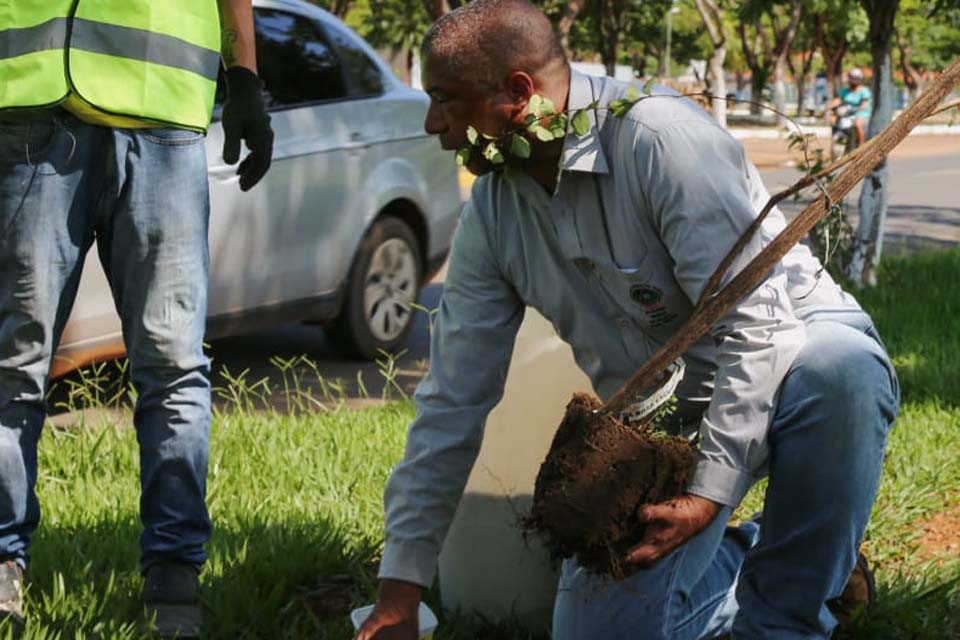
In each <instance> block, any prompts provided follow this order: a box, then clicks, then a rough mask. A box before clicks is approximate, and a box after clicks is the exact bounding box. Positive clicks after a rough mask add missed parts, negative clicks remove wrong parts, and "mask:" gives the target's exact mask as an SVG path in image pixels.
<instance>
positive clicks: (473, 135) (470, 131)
mask: <svg viewBox="0 0 960 640" xmlns="http://www.w3.org/2000/svg"><path fill="white" fill-rule="evenodd" d="M479 135H480V134H478V133H477V130H476V129H474V127H473V125H470V126H469V127H467V140H469V141H470V144H477V138H478V137H479Z"/></svg>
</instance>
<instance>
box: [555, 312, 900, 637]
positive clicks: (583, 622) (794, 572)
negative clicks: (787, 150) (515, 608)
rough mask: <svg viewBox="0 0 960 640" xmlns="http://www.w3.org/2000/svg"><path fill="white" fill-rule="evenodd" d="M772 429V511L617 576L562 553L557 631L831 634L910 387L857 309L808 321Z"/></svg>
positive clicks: (715, 527) (723, 517)
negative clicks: (902, 395) (902, 384)
mask: <svg viewBox="0 0 960 640" xmlns="http://www.w3.org/2000/svg"><path fill="white" fill-rule="evenodd" d="M807 334H808V341H807V343H806V345H805V346H804V347H803V349H802V350H801V351H800V354H799V355H798V356H797V359H796V360H795V361H794V363H793V366H792V367H791V369H790V370H789V372H788V374H787V376H786V378H785V379H784V381H783V383H782V384H781V386H780V390H779V396H778V399H777V409H776V412H775V415H774V419H773V422H772V424H771V426H770V431H769V442H770V458H769V461H768V472H769V484H768V487H767V492H766V496H765V499H764V506H763V512H762V514H761V515H760V516H759V517H757V518H756V519H754V520H751V521H749V522H746V523H744V524H742V525H740V526H739V527H728V526H727V520H728V518H729V516H730V513H731V508H730V507H725V508H724V509H723V510H722V511H721V513H720V515H719V516H718V517H717V518H716V519H715V520H714V521H713V523H712V524H711V525H710V526H709V527H707V529H705V530H704V531H703V532H701V533H700V534H699V535H697V536H696V537H695V538H693V539H691V540H690V541H688V542H687V543H686V544H684V545H682V546H681V547H679V548H678V549H676V550H674V551H673V552H672V553H671V554H670V555H668V556H667V557H665V558H664V559H662V560H661V561H660V562H658V563H657V564H656V565H654V566H653V567H651V568H649V569H645V570H642V571H639V572H637V573H635V574H633V575H631V576H630V577H628V578H627V579H625V580H623V581H620V582H616V581H613V580H610V579H609V578H604V577H600V576H597V575H595V574H592V573H590V572H589V571H587V570H585V569H583V568H582V567H580V566H579V565H577V563H576V562H575V560H572V559H568V560H566V561H564V564H563V567H562V571H561V577H560V584H559V588H558V594H557V601H556V607H555V609H554V618H553V638H554V639H555V640H588V639H591V638H604V639H605V640H616V639H621V638H622V639H624V640H625V639H627V638H631V639H634V638H641V637H642V638H644V639H650V640H655V639H657V638H664V639H667V638H669V639H670V640H694V639H700V638H714V637H716V636H718V635H720V634H722V633H728V632H731V631H732V635H733V638H735V639H736V640H746V639H751V640H752V639H756V640H761V639H770V638H776V639H777V640H791V639H795V638H796V639H799V638H826V637H829V635H830V633H831V632H832V630H833V628H834V627H835V626H836V620H835V619H834V618H833V616H832V615H831V614H830V611H829V609H828V608H827V606H826V603H827V601H829V600H831V599H833V598H835V597H837V596H838V595H840V593H841V592H842V591H843V588H844V586H845V584H846V582H847V579H848V578H849V576H850V572H851V571H852V570H853V567H854V564H855V563H856V556H857V551H858V548H859V546H860V542H861V540H862V538H863V533H864V529H865V527H866V524H867V519H868V517H869V515H870V510H871V507H872V505H873V501H874V498H875V497H876V491H877V485H878V484H879V480H880V470H881V466H882V463H883V451H884V447H885V444H886V438H887V434H888V432H889V430H890V427H891V426H892V424H893V421H894V418H895V417H896V413H897V409H898V405H899V388H898V385H897V379H896V375H895V373H894V370H893V366H892V365H891V364H890V360H889V359H888V357H887V355H886V352H885V351H884V348H883V346H882V344H881V342H880V339H879V337H878V336H877V334H876V331H875V330H874V328H873V325H872V323H871V322H870V319H869V318H868V317H867V316H866V314H863V313H860V312H848V313H843V314H837V315H834V316H823V317H821V318H820V319H816V320H814V321H811V322H809V323H808V324H807Z"/></svg>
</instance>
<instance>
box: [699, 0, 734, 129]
mask: <svg viewBox="0 0 960 640" xmlns="http://www.w3.org/2000/svg"><path fill="white" fill-rule="evenodd" d="M696 2H697V10H698V11H699V12H700V17H701V18H702V19H703V23H704V25H705V26H706V27H707V33H708V34H709V35H710V41H711V42H712V43H713V53H712V54H711V55H710V62H709V66H708V68H707V80H708V82H709V84H710V92H711V93H712V94H713V96H714V97H713V100H712V101H711V107H712V109H713V117H714V119H716V121H717V122H718V123H720V125H721V126H724V127H725V126H727V76H726V71H724V68H723V63H724V62H725V61H726V59H727V29H726V26H725V25H724V24H723V14H722V13H721V12H720V8H719V7H718V6H717V3H716V2H715V0H696Z"/></svg>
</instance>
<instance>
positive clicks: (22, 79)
mask: <svg viewBox="0 0 960 640" xmlns="http://www.w3.org/2000/svg"><path fill="white" fill-rule="evenodd" d="M219 63H220V17H219V12H218V10H217V3H216V1H215V0H0V110H3V109H15V108H38V107H44V106H53V105H58V104H62V103H64V102H65V101H67V100H68V98H69V101H70V102H71V103H74V104H75V105H76V103H77V101H79V103H80V108H81V110H84V111H93V112H100V113H102V114H105V115H107V116H115V117H118V118H122V119H136V120H138V121H148V122H153V123H157V124H168V125H173V126H179V127H183V128H187V129H196V130H198V131H205V130H206V128H207V126H208V125H209V124H210V115H211V113H212V111H213V101H214V94H215V91H216V82H217V69H218V67H219ZM74 110H76V109H74Z"/></svg>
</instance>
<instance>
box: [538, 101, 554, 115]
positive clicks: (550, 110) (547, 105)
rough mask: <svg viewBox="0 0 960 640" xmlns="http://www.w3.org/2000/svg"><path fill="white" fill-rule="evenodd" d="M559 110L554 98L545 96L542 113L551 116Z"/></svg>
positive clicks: (541, 108)
mask: <svg viewBox="0 0 960 640" xmlns="http://www.w3.org/2000/svg"><path fill="white" fill-rule="evenodd" d="M556 112H557V107H556V106H555V105H554V104H553V100H551V99H550V98H543V102H542V104H541V105H540V115H542V116H550V115H553V114H555V113H556Z"/></svg>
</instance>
